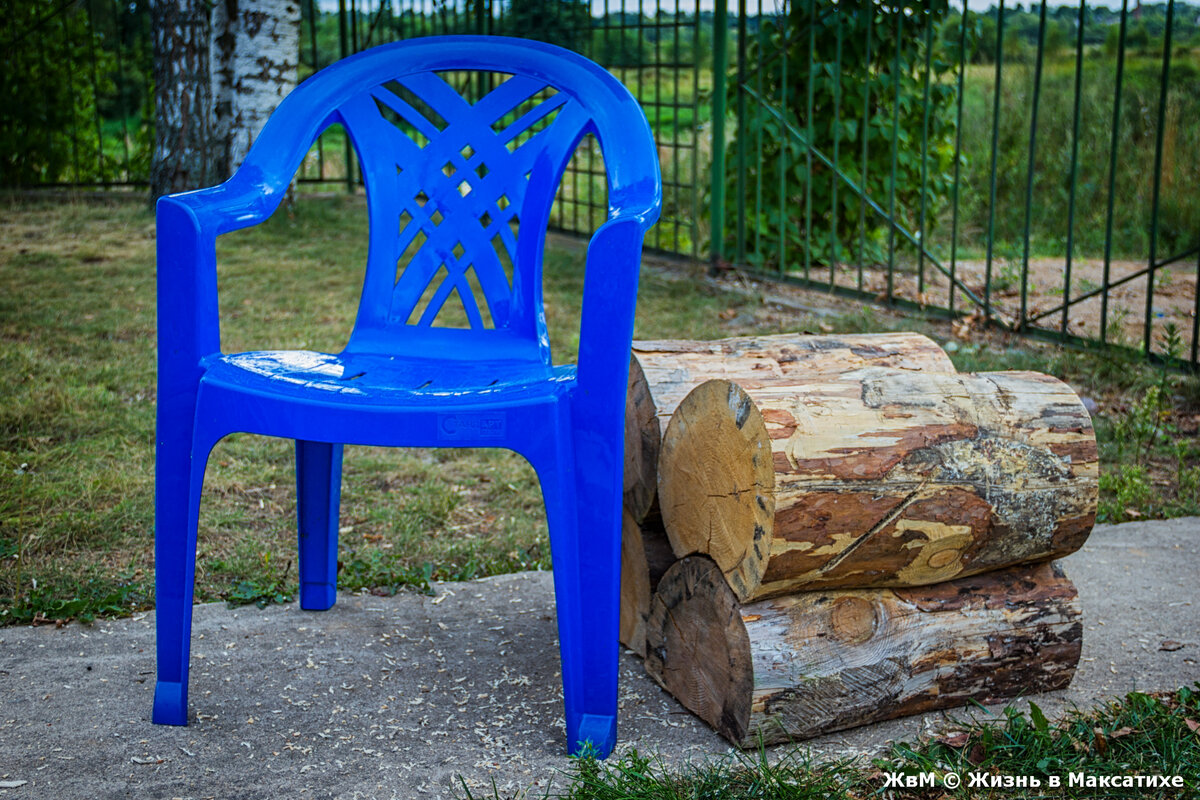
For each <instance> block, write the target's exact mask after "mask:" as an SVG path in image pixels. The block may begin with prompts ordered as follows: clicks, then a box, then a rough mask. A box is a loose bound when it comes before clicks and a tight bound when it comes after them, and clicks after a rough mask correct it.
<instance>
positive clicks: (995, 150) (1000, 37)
mask: <svg viewBox="0 0 1200 800" xmlns="http://www.w3.org/2000/svg"><path fill="white" fill-rule="evenodd" d="M1003 66H1004V0H1000V10H999V11H998V12H997V14H996V85H995V87H994V88H993V90H992V169H991V177H990V178H989V179H988V235H987V262H986V265H985V266H984V271H983V275H984V278H983V302H984V306H985V308H984V312H983V313H984V318H985V319H988V320H990V319H991V318H992V251H993V248H994V245H995V240H996V235H995V234H996V158H997V155H998V154H999V150H1000V88H1001V69H1002V68H1003Z"/></svg>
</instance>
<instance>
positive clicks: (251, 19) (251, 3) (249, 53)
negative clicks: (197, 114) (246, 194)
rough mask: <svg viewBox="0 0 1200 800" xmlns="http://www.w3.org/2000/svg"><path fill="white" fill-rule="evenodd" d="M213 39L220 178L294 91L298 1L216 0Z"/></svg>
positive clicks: (235, 164)
mask: <svg viewBox="0 0 1200 800" xmlns="http://www.w3.org/2000/svg"><path fill="white" fill-rule="evenodd" d="M212 27H213V32H212V40H211V58H212V94H213V110H214V135H215V136H216V138H217V140H218V141H219V142H220V143H221V144H220V147H221V152H220V153H219V165H220V170H221V172H222V174H223V176H224V177H228V176H229V175H232V174H233V173H234V171H235V170H236V169H237V168H238V167H239V166H241V164H242V161H244V160H245V158H246V153H248V152H249V151H250V145H251V144H253V143H254V140H255V139H256V138H258V134H259V132H260V131H261V130H262V128H263V125H265V124H266V122H267V118H268V117H270V116H271V113H272V112H273V111H274V110H275V107H276V106H278V105H279V101H280V100H282V99H283V98H284V97H285V96H286V95H287V94H288V92H290V91H291V90H292V89H293V88H295V86H296V75H297V67H298V65H299V58H300V4H299V1H298V0H217V2H216V4H215V5H214V6H213V26H212Z"/></svg>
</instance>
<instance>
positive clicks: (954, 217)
mask: <svg viewBox="0 0 1200 800" xmlns="http://www.w3.org/2000/svg"><path fill="white" fill-rule="evenodd" d="M1086 1H1087V0H1080V2H1086ZM967 13H968V10H967V0H963V10H962V25H961V26H959V30H958V97H957V98H956V99H955V100H956V102H955V105H956V106H957V109H956V111H955V117H954V119H955V123H954V186H953V188H952V189H951V191H952V192H953V197H952V201H951V204H950V205H951V208H952V210H951V212H950V214H951V217H950V220H951V221H950V303H949V309H950V314H951V315H953V314H954V288H955V282H956V275H957V272H958V270H957V267H958V187H959V184H960V182H961V181H960V178H961V176H962V117H963V79H964V78H965V77H966V72H967Z"/></svg>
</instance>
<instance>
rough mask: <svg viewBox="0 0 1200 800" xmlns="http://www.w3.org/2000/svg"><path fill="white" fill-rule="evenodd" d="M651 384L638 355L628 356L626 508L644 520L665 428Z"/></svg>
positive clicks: (655, 481) (636, 518) (654, 485)
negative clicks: (652, 393)
mask: <svg viewBox="0 0 1200 800" xmlns="http://www.w3.org/2000/svg"><path fill="white" fill-rule="evenodd" d="M654 414H655V410H654V399H653V398H652V397H651V396H650V385H649V384H648V383H647V382H646V375H645V373H644V372H642V365H641V364H639V363H638V360H637V358H636V357H635V356H630V357H629V386H628V389H627V391H626V393H625V486H624V499H623V504H624V506H625V511H626V512H628V513H629V514H630V515H632V516H633V519H634V521H635V522H641V521H642V520H643V519H645V517H646V513H647V512H648V511H649V510H650V506H651V505H652V504H653V503H654V495H655V492H657V491H658V450H659V447H660V445H661V444H662V431H661V430H659V427H658V420H657V419H656V418H655V415H654Z"/></svg>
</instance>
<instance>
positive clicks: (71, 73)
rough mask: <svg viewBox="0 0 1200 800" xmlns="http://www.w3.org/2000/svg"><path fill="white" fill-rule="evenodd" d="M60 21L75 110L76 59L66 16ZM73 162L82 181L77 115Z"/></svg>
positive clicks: (73, 120)
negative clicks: (73, 54) (73, 56)
mask: <svg viewBox="0 0 1200 800" xmlns="http://www.w3.org/2000/svg"><path fill="white" fill-rule="evenodd" d="M58 21H59V22H61V23H62V37H63V55H65V56H66V57H67V63H68V64H69V65H70V68H69V69H68V70H67V76H68V77H67V82H68V85H69V86H70V87H71V107H72V108H75V107H76V104H77V103H78V102H79V101H78V99H77V98H76V97H75V59H74V58H72V57H71V50H72V47H71V35H70V32H69V31H67V18H66V15H62V16H60V17H59V18H58ZM71 160H72V162H73V163H74V165H75V180H76V181H80V180H82V179H83V175H82V170H81V169H80V168H79V125H78V124H77V122H76V115H75V114H71Z"/></svg>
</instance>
